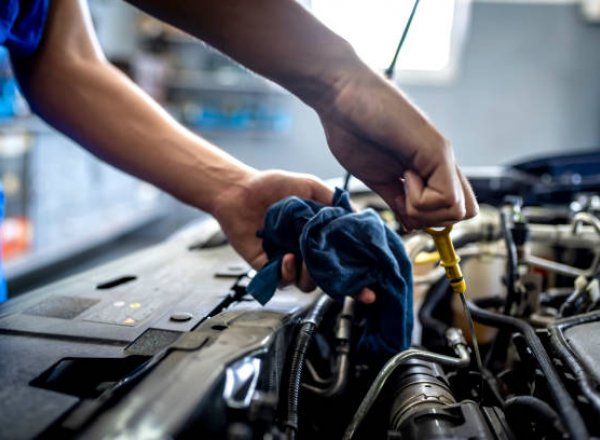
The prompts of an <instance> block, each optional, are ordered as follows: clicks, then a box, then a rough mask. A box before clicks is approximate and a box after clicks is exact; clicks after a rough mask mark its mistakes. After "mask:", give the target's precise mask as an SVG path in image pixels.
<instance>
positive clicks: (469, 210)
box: [456, 167, 479, 219]
mask: <svg viewBox="0 0 600 440" xmlns="http://www.w3.org/2000/svg"><path fill="white" fill-rule="evenodd" d="M456 172H457V174H458V178H459V179H460V183H461V186H462V189H463V194H464V197H465V211H466V212H465V219H467V218H473V217H475V216H476V215H477V214H479V204H478V203H477V199H476V198H475V193H474V192H473V188H471V184H470V183H469V181H468V180H467V178H466V177H465V175H464V174H463V172H462V171H461V170H460V168H458V167H456Z"/></svg>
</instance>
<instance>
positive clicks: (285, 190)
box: [13, 0, 332, 290]
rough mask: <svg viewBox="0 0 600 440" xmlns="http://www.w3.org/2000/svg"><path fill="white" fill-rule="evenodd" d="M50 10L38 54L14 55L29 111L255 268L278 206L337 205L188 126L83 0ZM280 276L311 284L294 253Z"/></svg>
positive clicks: (321, 188)
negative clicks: (151, 187)
mask: <svg viewBox="0 0 600 440" xmlns="http://www.w3.org/2000/svg"><path fill="white" fill-rule="evenodd" d="M50 4H51V10H50V15H49V17H48V22H47V25H46V30H45V34H44V38H43V41H42V46H41V47H40V48H39V49H38V51H37V52H36V53H35V55H33V56H32V57H31V58H28V59H13V65H14V67H15V71H16V74H17V77H18V80H19V82H20V84H21V87H22V90H23V92H24V94H25V96H26V97H27V99H28V101H29V103H30V105H31V107H32V108H33V110H34V111H35V112H36V113H37V114H39V115H40V116H41V117H42V118H44V119H45V120H46V121H47V122H48V123H50V124H51V125H53V126H54V127H56V128H57V129H59V130H60V131H62V132H64V133H65V134H67V135H69V136H70V137H72V138H73V139H74V140H75V141H77V142H78V143H80V144H81V145H82V146H84V147H85V148H87V149H88V150H90V151H91V152H92V153H94V154H95V155H97V156H99V157H101V158H102V159H104V160H106V161H108V162H110V163H112V164H113V165H115V166H117V167H119V168H121V169H123V170H126V171H128V172H129V173H131V174H133V175H136V176H138V177H140V178H142V179H144V180H147V181H149V182H151V183H153V184H155V185H157V186H158V187H160V188H162V189H164V190H165V191H168V192H169V193H171V194H172V195H174V196H175V197H177V198H179V199H181V200H182V201H184V202H186V203H188V204H190V205H192V206H195V207H198V208H200V209H203V210H205V211H208V212H210V213H211V214H213V215H214V216H215V217H216V218H217V220H218V221H219V223H220V224H221V226H222V227H223V230H224V231H225V233H226V234H227V236H228V238H229V240H230V242H231V244H232V245H233V246H234V248H235V249H236V250H237V251H238V252H239V253H240V254H241V255H242V256H243V257H244V258H245V259H246V260H247V261H248V262H249V263H250V264H252V266H254V267H255V268H257V269H258V268H260V267H262V266H263V265H264V264H265V263H266V261H267V257H266V255H265V254H264V252H263V250H262V247H261V243H260V241H259V239H258V238H257V237H256V231H257V230H258V229H259V228H261V227H262V223H263V218H264V215H265V212H266V209H267V208H268V207H269V206H270V205H271V204H273V203H275V202H276V201H277V200H279V199H281V198H284V197H286V196H289V195H297V196H300V197H305V198H310V199H313V200H317V201H320V202H322V203H327V204H328V203H331V198H332V192H331V191H330V190H329V189H328V188H327V187H326V186H325V185H323V184H322V183H321V182H319V181H318V180H317V179H315V178H313V177H311V176H306V175H300V174H292V173H282V172H259V171H257V170H255V169H253V168H250V167H248V166H246V165H244V164H243V163H241V162H239V161H237V160H236V159H234V158H233V157H231V156H229V155H227V154H226V153H224V152H223V151H221V150H219V149H218V148H216V147H215V146H213V145H211V144H210V143H209V142H207V141H206V140H204V139H202V138H200V137H198V136H195V135H194V134H192V133H191V132H189V131H188V130H186V129H185V128H184V127H182V126H181V125H179V124H178V123H177V122H176V121H175V120H174V119H173V118H171V117H170V116H169V115H168V114H167V113H166V112H165V111H164V110H163V109H162V108H161V107H160V106H159V105H158V104H156V103H155V102H154V101H153V100H152V99H151V98H149V97H148V96H147V95H146V94H144V92H142V91H141V90H140V89H139V88H138V87H137V86H136V85H135V84H134V83H133V82H131V81H130V80H129V79H128V78H127V77H126V76H125V75H123V74H122V73H121V72H120V71H119V70H117V69H116V68H115V67H113V66H112V65H111V64H110V63H108V62H107V60H106V59H105V57H104V55H103V54H102V51H101V49H100V47H99V46H98V43H97V41H96V39H95V35H94V33H93V28H92V25H91V21H90V17H89V11H88V10H87V5H86V4H85V2H84V1H76V0H64V1H62V0H61V1H53V2H51V3H50ZM66 172H67V173H68V170H66ZM74 190H76V188H74ZM282 280H283V281H284V282H291V281H294V280H296V281H298V283H299V285H300V287H301V288H303V290H310V289H311V288H313V287H312V285H311V282H310V280H309V278H308V275H307V274H306V273H305V271H304V272H303V273H302V274H301V275H299V280H298V279H297V274H296V265H295V262H294V258H293V256H292V255H291V254H290V255H287V256H286V257H285V259H284V264H283V268H282Z"/></svg>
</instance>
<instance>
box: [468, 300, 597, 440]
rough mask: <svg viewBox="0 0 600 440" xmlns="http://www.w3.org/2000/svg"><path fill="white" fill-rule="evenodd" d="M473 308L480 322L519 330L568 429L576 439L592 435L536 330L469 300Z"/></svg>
mask: <svg viewBox="0 0 600 440" xmlns="http://www.w3.org/2000/svg"><path fill="white" fill-rule="evenodd" d="M469 309H470V310H471V313H472V314H473V317H474V318H475V320H476V321H477V322H480V323H482V324H485V325H491V326H493V327H498V328H501V329H506V330H511V331H513V332H515V331H516V332H519V333H521V334H522V335H523V337H524V338H525V340H526V341H527V343H528V346H529V348H530V349H531V351H532V352H533V355H534V356H535V358H536V359H537V361H538V364H539V366H540V369H541V370H542V371H543V373H544V375H545V376H546V380H547V381H548V389H549V391H550V393H551V397H552V399H553V401H554V405H555V407H556V409H557V411H558V413H559V414H560V416H561V419H562V422H563V424H564V425H565V428H566V429H567V431H568V432H569V435H570V436H571V438H572V439H581V440H583V439H587V438H589V435H588V432H587V429H586V427H585V423H584V422H583V419H582V417H581V414H580V413H579V411H578V410H577V408H576V407H575V403H574V402H573V399H572V398H571V396H570V395H569V393H568V392H567V390H566V388H565V386H564V385H563V383H562V381H561V380H560V377H559V375H558V373H557V372H556V370H555V368H554V366H553V364H552V361H551V360H550V358H549V356H548V354H547V353H546V351H545V350H544V347H543V345H542V343H541V341H540V339H539V337H538V336H537V335H536V333H535V330H534V329H533V328H532V327H531V326H530V325H529V324H527V323H526V322H525V321H523V320H520V319H517V318H513V317H511V316H505V315H500V314H498V313H493V312H489V311H487V310H483V309H481V308H479V307H477V306H476V305H475V304H473V303H469Z"/></svg>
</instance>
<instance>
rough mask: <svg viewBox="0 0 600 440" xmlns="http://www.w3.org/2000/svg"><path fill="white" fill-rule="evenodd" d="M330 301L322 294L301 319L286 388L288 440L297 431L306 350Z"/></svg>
mask: <svg viewBox="0 0 600 440" xmlns="http://www.w3.org/2000/svg"><path fill="white" fill-rule="evenodd" d="M332 302H333V299H331V297H329V296H327V295H325V294H322V295H321V296H320V297H319V299H318V300H317V302H316V304H315V305H314V307H313V308H312V309H311V310H310V311H309V312H308V315H307V316H306V317H305V318H304V319H303V320H302V323H301V325H300V330H299V331H298V337H297V339H296V344H295V345H294V351H293V352H292V358H291V359H292V360H291V363H290V381H289V382H288V388H287V392H288V394H287V415H286V418H285V423H284V426H285V428H286V434H287V438H288V439H289V440H293V439H295V438H296V434H297V432H298V403H299V401H300V387H301V385H302V371H303V369H304V360H305V358H306V352H307V350H308V346H309V344H310V341H311V340H312V337H313V335H314V333H315V330H316V329H317V327H318V326H319V323H320V322H321V319H322V318H323V315H325V312H326V311H327V309H328V308H329V306H330V305H331V303H332Z"/></svg>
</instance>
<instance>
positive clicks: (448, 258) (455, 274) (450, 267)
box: [425, 226, 483, 392]
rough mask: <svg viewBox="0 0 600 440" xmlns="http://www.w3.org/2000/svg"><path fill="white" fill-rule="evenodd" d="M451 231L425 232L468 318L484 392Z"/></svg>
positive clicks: (477, 348)
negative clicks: (430, 238) (430, 239)
mask: <svg viewBox="0 0 600 440" xmlns="http://www.w3.org/2000/svg"><path fill="white" fill-rule="evenodd" d="M451 231H452V226H447V227H445V228H443V229H435V228H428V229H426V230H425V232H427V233H428V234H429V235H431V237H432V238H433V242H434V243H435V247H436V249H437V251H438V253H439V254H440V266H442V267H443V268H444V270H445V271H446V277H447V278H448V279H449V280H450V287H451V288H452V291H453V292H454V293H457V294H458V296H459V297H460V300H461V302H462V304H463V309H464V312H465V317H466V318H467V324H468V326H469V335H470V336H471V343H472V344H473V351H474V352H475V359H476V362H477V368H479V373H480V374H481V377H482V383H481V391H482V392H483V364H482V362H481V354H480V353H479V346H478V344H477V334H476V333H475V325H474V324H473V318H471V313H470V312H469V308H468V307H467V299H466V298H465V292H466V291H467V283H466V282H465V279H464V277H463V274H462V271H461V270H460V264H459V263H460V258H459V257H458V255H456V251H455V250H454V245H453V244H452V239H451V238H450V232H451Z"/></svg>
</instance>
